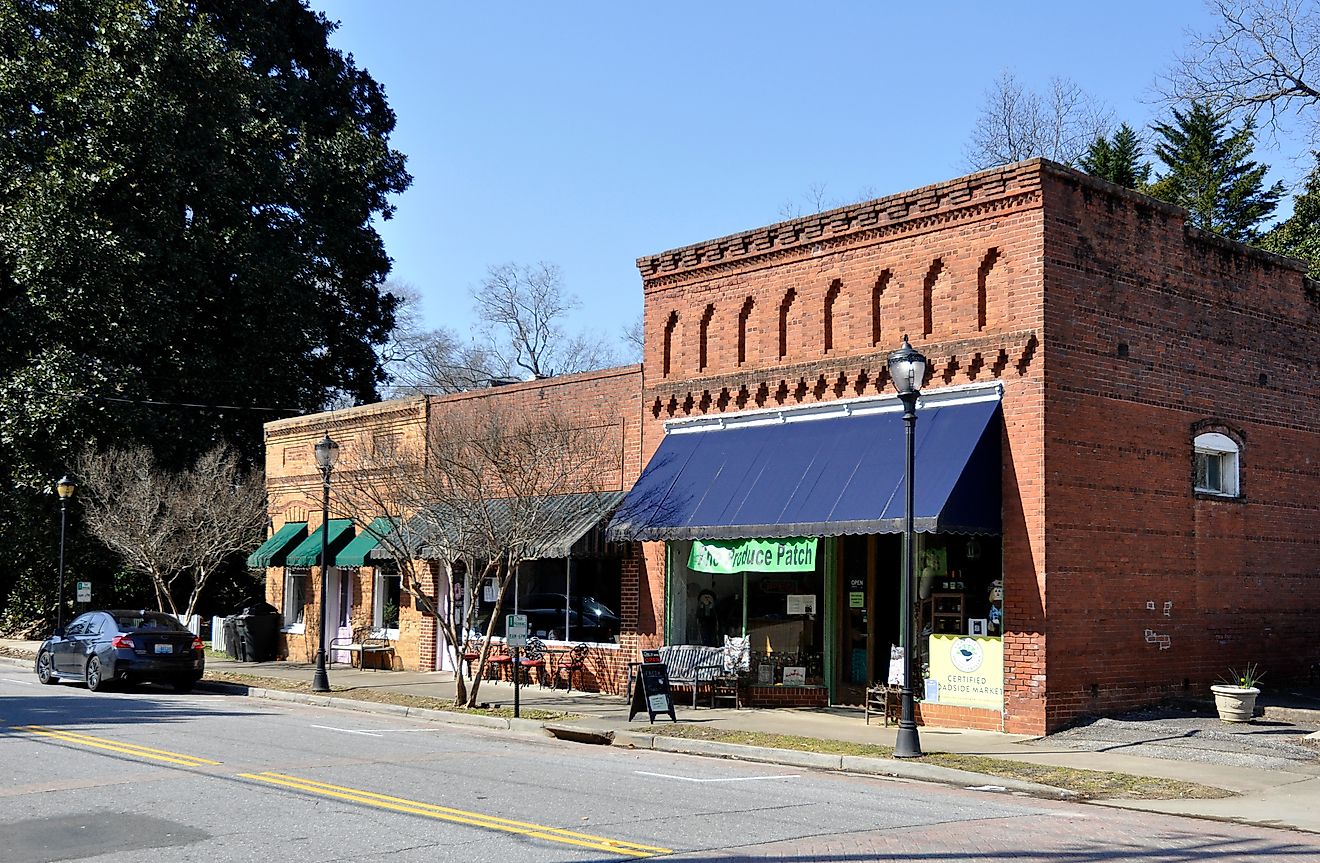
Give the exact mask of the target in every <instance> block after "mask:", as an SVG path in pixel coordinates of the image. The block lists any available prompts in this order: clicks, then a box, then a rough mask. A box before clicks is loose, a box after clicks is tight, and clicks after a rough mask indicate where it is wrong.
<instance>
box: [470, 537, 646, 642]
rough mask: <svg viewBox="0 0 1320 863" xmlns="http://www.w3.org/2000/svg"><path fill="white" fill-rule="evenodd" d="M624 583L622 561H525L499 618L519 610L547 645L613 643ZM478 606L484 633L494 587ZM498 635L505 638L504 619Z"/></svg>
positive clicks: (484, 589) (488, 588) (487, 589)
mask: <svg viewBox="0 0 1320 863" xmlns="http://www.w3.org/2000/svg"><path fill="white" fill-rule="evenodd" d="M622 580H623V567H622V562H621V561H620V559H619V558H617V557H592V558H571V559H565V558H552V559H546V560H530V561H525V562H524V563H523V565H522V567H521V568H520V569H519V571H518V575H517V578H515V579H513V580H511V582H510V584H509V585H508V587H507V589H506V590H505V595H504V603H503V607H502V609H501V611H500V616H501V618H503V617H504V616H505V615H507V614H513V613H514V610H515V609H517V612H518V613H519V614H525V615H527V626H528V629H529V631H530V632H531V634H532V635H535V636H536V637H538V638H541V639H544V640H546V641H572V642H588V643H594V644H614V643H617V642H618V640H619V631H620V629H621V622H620V620H619V607H620V598H621V596H620V585H621V584H622ZM477 601H478V602H479V603H480V604H481V607H480V610H479V612H478V619H479V621H481V631H482V632H484V631H485V622H486V621H487V620H489V619H490V615H491V613H492V612H493V611H494V608H495V588H494V585H493V584H491V583H488V584H487V585H483V586H482V589H481V590H479V591H478V592H477ZM494 634H495V635H497V636H501V637H502V636H503V635H504V620H503V619H501V620H497V621H495V629H494Z"/></svg>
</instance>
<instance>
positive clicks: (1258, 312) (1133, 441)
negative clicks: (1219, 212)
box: [1043, 168, 1320, 728]
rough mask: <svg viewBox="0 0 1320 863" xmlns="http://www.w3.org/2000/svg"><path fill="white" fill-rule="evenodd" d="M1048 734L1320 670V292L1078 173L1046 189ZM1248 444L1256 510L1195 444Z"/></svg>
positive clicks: (1245, 467)
mask: <svg viewBox="0 0 1320 863" xmlns="http://www.w3.org/2000/svg"><path fill="white" fill-rule="evenodd" d="M1043 188H1044V195H1045V204H1046V207H1045V212H1046V261H1045V304H1046V323H1045V329H1044V337H1043V342H1044V360H1045V363H1044V365H1045V369H1046V371H1047V374H1046V378H1045V379H1046V381H1047V389H1046V393H1045V402H1046V436H1045V448H1046V452H1045V468H1046V475H1047V477H1048V492H1047V498H1048V499H1047V503H1046V513H1047V525H1046V536H1047V555H1048V561H1049V584H1048V594H1049V612H1050V640H1049V647H1048V665H1049V681H1048V688H1049V701H1048V703H1049V707H1048V717H1047V725H1048V726H1049V727H1051V728H1053V727H1057V726H1059V725H1061V724H1064V723H1066V722H1068V721H1069V720H1071V719H1073V718H1075V717H1076V716H1078V715H1079V714H1084V713H1091V712H1100V711H1106V710H1114V709H1116V708H1121V707H1127V706H1132V705H1136V704H1141V703H1146V702H1150V701H1153V700H1157V699H1159V698H1161V697H1164V696H1167V695H1170V694H1183V693H1190V694H1195V695H1205V694H1206V687H1207V686H1208V685H1209V684H1210V683H1213V682H1214V681H1215V679H1216V678H1217V677H1218V676H1220V675H1223V674H1224V673H1225V672H1226V671H1227V669H1228V667H1229V666H1230V665H1242V664H1245V663H1248V662H1259V663H1261V665H1262V667H1263V668H1265V669H1267V670H1268V671H1269V672H1270V674H1271V675H1272V676H1274V677H1275V678H1276V679H1283V678H1285V677H1287V676H1289V675H1296V674H1299V673H1302V672H1304V671H1305V670H1306V667H1307V665H1308V664H1309V663H1311V662H1315V661H1317V660H1320V648H1317V647H1316V646H1315V644H1316V640H1315V633H1316V623H1315V621H1316V619H1317V615H1318V614H1320V517H1318V516H1317V504H1316V501H1317V500H1320V368H1317V357H1320V296H1318V295H1317V286H1316V285H1315V284H1314V283H1308V282H1306V281H1305V280H1304V279H1303V277H1302V273H1301V272H1300V271H1299V269H1298V267H1297V265H1296V264H1295V263H1291V262H1288V261H1286V260H1284V259H1280V258H1276V257H1274V256H1270V255H1267V254H1265V253H1262V252H1258V251H1254V250H1248V249H1246V248H1244V247H1242V246H1238V245H1236V244H1232V243H1228V242H1226V241H1223V240H1221V239H1219V238H1217V237H1214V236H1212V235H1207V234H1204V233H1202V232H1200V231H1198V230H1196V229H1194V228H1191V227H1188V226H1187V225H1186V221H1185V213H1184V212H1183V211H1182V210H1180V209H1178V208H1175V207H1170V206H1167V205H1164V204H1161V203H1158V202H1155V201H1152V200H1150V199H1147V198H1144V197H1143V196H1139V195H1136V194H1134V193H1130V192H1126V191H1123V190H1119V189H1116V188H1114V187H1111V186H1108V185H1107V184H1102V183H1099V182H1097V181H1093V180H1091V179H1089V178H1085V177H1082V176H1081V175H1077V174H1075V173H1073V172H1070V171H1067V170H1065V169H1061V168H1053V169H1051V170H1049V171H1048V172H1047V173H1046V175H1045V182H1044V184H1043ZM1201 427H1212V428H1220V427H1226V428H1227V429H1228V430H1230V431H1231V432H1233V433H1235V434H1236V436H1238V437H1239V439H1240V440H1242V441H1243V443H1244V447H1243V452H1242V459H1241V460H1242V473H1241V476H1242V483H1241V489H1242V492H1243V495H1242V497H1241V499H1238V500H1222V499H1215V498H1213V497H1210V496H1205V495H1199V496H1198V495H1196V494H1194V493H1193V474H1192V440H1193V438H1194V436H1195V433H1196V430H1197V429H1199V428H1201Z"/></svg>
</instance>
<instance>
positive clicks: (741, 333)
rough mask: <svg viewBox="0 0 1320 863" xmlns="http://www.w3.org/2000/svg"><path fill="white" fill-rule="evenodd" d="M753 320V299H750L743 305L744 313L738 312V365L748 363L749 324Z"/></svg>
mask: <svg viewBox="0 0 1320 863" xmlns="http://www.w3.org/2000/svg"><path fill="white" fill-rule="evenodd" d="M751 318H752V298H751V297H748V298H747V302H745V303H743V307H742V311H740V312H738V365H742V364H743V363H745V362H747V322H748V321H750V320H751Z"/></svg>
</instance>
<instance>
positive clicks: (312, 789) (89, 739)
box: [14, 725, 672, 857]
mask: <svg viewBox="0 0 1320 863" xmlns="http://www.w3.org/2000/svg"><path fill="white" fill-rule="evenodd" d="M14 730H15V731H22V732H26V733H28V734H35V735H38V736H40V737H45V738H47V739H50V740H58V741H60V742H63V743H70V744H73V745H75V746H87V747H91V748H93V749H103V750H105V751H107V752H115V753H118V754H120V755H129V756H132V757H134V758H145V759H148V760H150V761H160V762H163V763H166V764H176V765H180V766H183V767H212V766H215V765H218V764H220V762H219V761H212V760H211V759H209V758H198V757H197V756H195V755H184V754H182V753H180V752H171V751H169V750H168V749H155V748H152V747H150V746H139V745H137V744H136V743H124V742H121V741H118V740H109V739H107V738H104V737H94V736H93V735H91V734H80V733H78V732H76V731H65V730H62V729H55V728H47V727H45V726H43V725H19V726H15V727H14ZM238 776H239V778H241V779H249V780H252V781H254V782H262V783H265V784H267V785H276V786H279V787H281V788H288V789H291V790H294V791H302V792H306V793H308V794H316V795H319V796H322V797H332V798H335V799H337V800H346V801H349V802H352V803H360V804H362V805H364V806H374V807H376V808H378V809H388V810H391V811H394V812H402V813H405V814H408V815H420V816H422V817H425V818H435V819H437V820H440V821H451V822H453V823H455V824H466V825H468V826H471V827H479V828H483V829H486V830H498V831H501V832H504V833H514V834H517V835H519V836H527V837H529V838H532V839H542V840H545V841H547V842H558V843H560V844H563V845H575V846H577V847H580V848H589V849H591V850H593V851H605V852H611V853H615V854H621V855H623V856H626V857H652V856H655V855H657V854H669V853H671V850H672V849H669V848H660V847H657V846H654V845H639V844H638V843H636V842H624V841H622V840H619V839H610V838H608V837H606V836H594V835H592V834H590V833H578V832H576V831H573V830H565V829H563V828H560V827H549V826H547V825H544V824H533V823H531V822H527V821H514V820H512V819H509V818H499V817H496V816H494V815H483V814H482V813H480V812H468V811H465V810H462V809H453V808H451V807H448V806H438V805H436V804H434V803H423V802H421V801H419V800H408V799H406V798H403V797H391V796H389V795H387V794H377V793H375V792H374V791H363V790H361V789H358V788H346V787H344V786H342V785H330V784H329V783H326V782H317V781H316V780H313V779H303V778H301V777H298V776H288V775H286V774H283V773H275V772H271V771H268V772H264V773H240V774H238Z"/></svg>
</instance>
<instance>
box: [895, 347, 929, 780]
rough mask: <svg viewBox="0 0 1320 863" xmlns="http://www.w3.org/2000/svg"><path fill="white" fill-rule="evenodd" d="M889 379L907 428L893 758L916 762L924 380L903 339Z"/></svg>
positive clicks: (920, 363) (921, 364)
mask: <svg viewBox="0 0 1320 863" xmlns="http://www.w3.org/2000/svg"><path fill="white" fill-rule="evenodd" d="M889 377H890V379H891V380H893V382H894V389H895V390H897V391H898V397H899V399H900V400H902V402H903V424H904V425H905V426H906V434H905V437H906V438H907V466H906V470H905V473H904V474H903V476H904V482H903V488H904V493H905V495H906V498H907V501H906V506H905V507H904V511H903V585H902V588H901V589H900V591H899V599H898V604H899V606H901V608H902V610H903V616H902V618H901V624H900V626H899V641H901V642H902V645H903V685H902V688H901V690H900V694H901V698H902V711H901V713H900V714H899V719H898V738H897V739H896V740H895V741H894V757H895V758H916V757H918V756H920V755H921V738H920V737H919V736H918V735H917V717H916V709H915V707H914V706H913V703H912V652H913V651H912V646H913V642H914V641H915V639H914V638H913V634H912V625H913V613H912V612H913V608H912V594H913V590H912V579H913V575H914V574H915V573H916V570H917V566H916V560H915V558H916V552H917V549H916V541H915V540H916V537H915V536H914V535H913V529H912V507H913V497H914V496H913V493H912V487H913V480H914V479H915V474H916V464H915V462H916V458H915V453H916V442H915V438H916V431H917V399H918V398H920V397H921V384H922V382H923V381H924V380H925V378H926V358H925V357H923V356H922V355H921V354H919V353H917V351H916V350H914V349H913V347H912V345H910V344H908V337H907V334H906V333H905V334H904V335H903V347H901V348H899V349H898V350H896V351H894V352H893V353H892V354H890V355H889Z"/></svg>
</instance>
